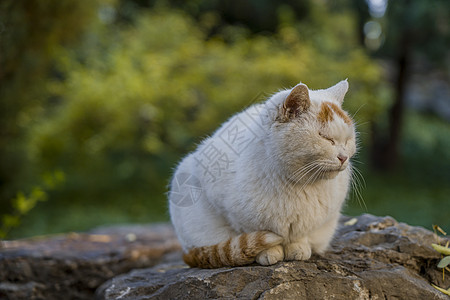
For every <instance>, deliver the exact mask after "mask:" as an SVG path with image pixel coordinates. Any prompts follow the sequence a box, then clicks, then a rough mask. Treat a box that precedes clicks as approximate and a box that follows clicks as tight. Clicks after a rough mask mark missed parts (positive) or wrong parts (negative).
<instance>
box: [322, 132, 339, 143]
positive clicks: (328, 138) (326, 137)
mask: <svg viewBox="0 0 450 300" xmlns="http://www.w3.org/2000/svg"><path fill="white" fill-rule="evenodd" d="M319 135H320V136H321V137H322V138H324V139H326V140H327V141H329V142H330V143H331V145H334V144H336V143H335V142H334V140H333V139H332V138H330V137H329V136H326V135H324V134H322V133H320V132H319Z"/></svg>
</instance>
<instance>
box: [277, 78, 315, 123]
mask: <svg viewBox="0 0 450 300" xmlns="http://www.w3.org/2000/svg"><path fill="white" fill-rule="evenodd" d="M310 106H311V100H310V99H309V91H308V87H307V86H306V85H305V84H303V83H300V84H298V85H296V86H295V87H294V88H293V89H292V90H291V93H290V94H289V96H287V98H286V100H284V103H283V115H284V116H285V117H286V118H288V119H292V118H295V117H297V116H298V115H299V114H301V113H303V112H306V111H307V110H308V109H309V107H310Z"/></svg>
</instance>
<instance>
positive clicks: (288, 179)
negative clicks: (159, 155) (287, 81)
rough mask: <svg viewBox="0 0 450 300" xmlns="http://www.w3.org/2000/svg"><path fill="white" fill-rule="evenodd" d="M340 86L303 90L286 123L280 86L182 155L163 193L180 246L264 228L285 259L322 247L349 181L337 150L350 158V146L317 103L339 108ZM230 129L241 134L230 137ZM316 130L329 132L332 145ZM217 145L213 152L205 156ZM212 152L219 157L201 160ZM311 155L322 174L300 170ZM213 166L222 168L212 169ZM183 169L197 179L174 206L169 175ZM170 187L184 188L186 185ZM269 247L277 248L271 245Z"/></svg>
mask: <svg viewBox="0 0 450 300" xmlns="http://www.w3.org/2000/svg"><path fill="white" fill-rule="evenodd" d="M347 89H348V83H347V81H341V82H340V83H338V84H337V85H335V86H333V87H331V88H329V89H326V90H317V91H311V90H310V91H309V96H310V99H311V107H310V108H309V110H308V111H307V112H305V113H302V114H301V115H300V116H299V117H298V118H296V119H293V120H291V121H289V122H280V121H279V120H277V116H278V115H279V114H280V111H281V109H280V108H281V106H282V104H283V102H284V101H285V99H286V97H287V96H288V95H289V93H290V91H291V90H285V91H280V92H278V93H276V94H275V95H273V96H272V97H271V98H270V99H269V100H267V101H266V102H265V103H263V104H256V105H253V106H251V107H249V108H248V109H246V110H245V111H243V112H241V113H238V114H236V115H234V116H233V117H232V118H230V119H229V120H228V121H227V122H225V123H224V124H223V125H222V126H221V127H220V128H219V129H218V130H217V131H216V132H215V133H214V134H213V136H211V137H209V138H207V139H206V140H204V141H203V142H202V143H201V144H200V145H199V147H198V148H197V150H196V151H195V152H193V153H191V154H189V155H188V156H187V157H185V158H184V159H183V160H182V161H181V163H180V164H179V166H178V167H177V169H176V172H175V174H174V179H173V181H172V184H171V192H170V194H169V199H170V215H171V219H172V223H173V225H174V226H175V230H176V233H177V235H178V237H179V240H180V242H181V244H182V246H183V249H184V250H185V251H187V250H188V249H190V248H193V247H199V246H206V245H213V244H217V243H219V242H222V241H225V240H226V239H228V238H229V237H233V236H236V235H238V234H240V233H243V232H252V231H260V230H269V231H272V232H274V233H276V234H278V235H280V236H282V237H283V239H284V242H283V248H284V252H285V253H284V258H285V259H307V258H309V256H310V255H311V250H312V251H313V252H318V253H321V252H323V251H325V249H326V248H327V246H328V244H329V242H330V240H331V238H332V236H333V234H334V231H335V229H336V226H337V220H338V218H339V216H340V210H341V207H342V204H343V203H344V200H345V198H346V196H347V192H348V188H349V182H350V165H349V161H348V160H347V161H346V162H345V163H344V164H343V165H342V166H341V164H340V161H339V160H338V158H337V155H338V154H343V155H345V156H347V157H349V158H350V157H351V156H352V155H353V154H354V153H355V151H356V149H355V132H354V127H353V125H351V126H349V125H348V124H346V123H345V122H344V120H342V119H341V118H339V117H338V116H336V115H335V116H334V120H333V121H332V122H331V123H329V124H328V125H327V126H323V124H321V123H320V122H319V121H318V120H317V114H318V112H319V109H320V104H321V102H322V101H333V102H335V103H336V104H338V105H339V106H340V105H341V103H342V101H343V98H344V95H345V93H346V92H347ZM236 130H237V131H236ZM236 132H238V133H239V134H241V135H242V137H241V138H237V139H235V140H234V141H233V138H234V137H235V136H234V135H233V134H234V133H236ZM319 132H320V133H321V134H326V136H328V137H332V138H333V139H334V140H335V145H332V144H331V143H330V141H329V140H326V139H324V138H323V137H321V136H320V135H319ZM217 149H218V150H219V151H220V154H221V155H220V156H217V155H216V156H213V155H212V153H213V154H214V153H215V154H217V152H215V151H216V150H217ZM214 157H216V158H217V157H220V158H221V160H216V161H215V162H216V163H214V160H213V159H212V160H210V161H209V160H208V158H214ZM317 159H320V160H323V162H322V163H321V164H320V166H322V167H323V168H326V170H327V172H324V173H323V174H318V171H317V170H318V169H313V170H312V171H311V172H310V173H307V174H306V175H305V173H306V171H307V170H309V169H308V167H307V166H308V164H310V163H311V162H312V161H313V160H317ZM199 162H201V163H199ZM225 162H226V163H225ZM202 164H203V166H206V167H208V168H210V169H209V171H210V172H211V173H208V172H207V170H208V169H205V168H204V167H202ZM217 166H222V168H223V169H221V170H220V172H219V169H218V168H217ZM215 167H216V168H215ZM302 167H303V168H304V167H306V169H305V170H304V172H298V170H299V169H301V168H302ZM316 168H319V167H316ZM296 172H298V173H299V174H298V175H297V176H295V175H296V174H295V173H296ZM314 172H316V173H314ZM183 173H185V174H190V175H193V178H196V179H198V181H196V182H195V183H194V186H195V187H197V189H195V191H197V192H196V194H195V195H194V196H193V197H192V199H193V200H194V201H193V203H192V205H184V206H180V205H177V204H176V201H175V200H174V199H175V198H174V197H175V196H174V192H173V191H174V184H175V180H176V179H177V176H181V175H180V174H183ZM319 175H320V176H319ZM191 185H192V184H191ZM177 191H178V192H179V193H181V194H183V193H192V190H191V187H189V186H187V185H185V186H180V187H179V188H178V190H177ZM199 191H200V192H199ZM275 250H277V251H278V252H277V251H275ZM274 251H275V253H279V249H274ZM274 251H272V252H274ZM308 251H309V253H308ZM266 252H267V251H266ZM269 252H270V251H269ZM277 256H279V258H278V259H274V257H277ZM281 259H283V255H281V254H277V255H275V256H274V255H273V253H272V256H270V257H262V258H259V259H258V261H259V262H261V263H263V264H269V263H270V264H271V263H274V262H276V261H277V260H281Z"/></svg>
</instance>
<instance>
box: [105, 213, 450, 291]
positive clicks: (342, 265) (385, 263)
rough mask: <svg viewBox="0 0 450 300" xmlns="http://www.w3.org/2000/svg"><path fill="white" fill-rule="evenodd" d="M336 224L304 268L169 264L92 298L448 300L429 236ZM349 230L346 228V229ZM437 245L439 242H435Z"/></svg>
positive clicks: (375, 224) (385, 220)
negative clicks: (329, 240) (328, 241)
mask: <svg viewBox="0 0 450 300" xmlns="http://www.w3.org/2000/svg"><path fill="white" fill-rule="evenodd" d="M348 220H349V218H346V217H344V218H342V220H341V223H340V224H341V227H340V229H339V231H338V233H337V234H336V237H335V240H334V241H333V244H332V247H331V250H330V251H329V252H327V253H326V254H325V255H323V256H317V255H316V256H313V257H312V258H311V259H310V260H308V261H296V262H282V263H278V264H276V265H273V266H269V267H264V266H259V265H251V266H247V267H238V268H221V269H215V270H201V269H195V268H194V269H192V268H187V266H186V265H185V264H183V262H182V261H181V260H180V258H178V259H176V258H175V260H174V261H172V262H170V263H166V264H162V265H158V266H155V267H153V268H149V269H141V270H133V271H131V272H130V273H128V274H125V275H120V276H117V277H115V278H113V279H111V280H109V281H108V282H106V283H104V284H103V285H102V286H101V287H100V288H99V289H98V290H97V298H98V299H448V297H447V296H446V295H444V294H442V293H440V292H439V291H437V290H435V289H434V288H433V287H431V285H430V283H434V284H437V285H439V286H442V287H446V288H448V286H449V285H450V280H449V277H450V276H447V277H446V280H445V282H444V281H443V279H442V272H441V271H440V270H439V269H437V267H436V265H437V263H438V261H439V259H440V255H439V253H437V252H436V251H434V250H433V249H432V248H431V246H430V245H431V243H435V242H436V241H437V239H438V238H437V237H436V236H435V235H434V233H432V232H430V231H428V230H425V229H423V228H421V227H414V226H409V225H407V224H403V223H398V222H396V221H395V220H394V219H392V218H391V217H375V216H372V215H368V214H366V215H362V216H360V217H358V218H357V222H356V223H355V224H353V225H347V226H346V225H344V224H345V222H346V221H348ZM350 224H351V223H350ZM441 242H444V241H441Z"/></svg>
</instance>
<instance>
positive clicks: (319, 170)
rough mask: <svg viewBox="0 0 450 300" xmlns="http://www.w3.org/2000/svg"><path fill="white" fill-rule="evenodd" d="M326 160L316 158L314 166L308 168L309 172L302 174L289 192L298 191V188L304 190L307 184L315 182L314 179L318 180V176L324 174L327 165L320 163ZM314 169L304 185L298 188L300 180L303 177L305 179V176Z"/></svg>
mask: <svg viewBox="0 0 450 300" xmlns="http://www.w3.org/2000/svg"><path fill="white" fill-rule="evenodd" d="M324 161H325V160H315V161H313V162H312V164H313V166H312V168H310V169H309V170H308V172H306V173H305V174H303V176H301V177H300V178H298V179H297V180H296V181H295V182H294V184H292V185H291V186H290V190H289V193H292V192H296V191H298V190H300V191H302V190H303V189H304V188H305V187H306V186H307V185H309V184H311V183H313V182H314V181H316V180H317V178H319V177H320V175H321V174H322V171H323V170H324V169H325V166H323V165H322V164H320V163H321V162H324ZM312 171H314V173H313V174H312V175H311V176H309V177H308V178H307V179H306V181H305V182H304V183H303V184H302V186H301V187H300V188H299V189H298V188H297V184H298V183H299V182H300V180H301V179H303V177H305V176H306V175H308V173H310V172H312Z"/></svg>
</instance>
